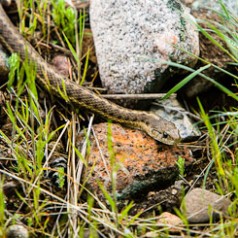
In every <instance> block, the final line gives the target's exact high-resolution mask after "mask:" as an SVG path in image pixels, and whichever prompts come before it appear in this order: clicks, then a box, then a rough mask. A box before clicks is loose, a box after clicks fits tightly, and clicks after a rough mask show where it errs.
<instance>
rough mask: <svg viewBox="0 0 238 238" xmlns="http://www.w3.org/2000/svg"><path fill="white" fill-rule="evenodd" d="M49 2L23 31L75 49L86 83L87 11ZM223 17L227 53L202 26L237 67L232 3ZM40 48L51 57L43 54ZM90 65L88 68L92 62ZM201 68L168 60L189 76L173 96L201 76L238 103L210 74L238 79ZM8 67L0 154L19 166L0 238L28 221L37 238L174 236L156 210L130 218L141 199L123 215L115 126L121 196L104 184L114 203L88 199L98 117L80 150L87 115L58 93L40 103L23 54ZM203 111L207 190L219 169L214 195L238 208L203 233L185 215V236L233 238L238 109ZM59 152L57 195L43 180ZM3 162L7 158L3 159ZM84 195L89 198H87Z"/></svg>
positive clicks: (36, 5)
mask: <svg viewBox="0 0 238 238" xmlns="http://www.w3.org/2000/svg"><path fill="white" fill-rule="evenodd" d="M47 2H48V1H46V0H44V1H33V0H28V1H26V0H25V1H21V4H22V5H21V8H20V9H19V16H20V19H21V21H20V25H19V28H20V31H21V33H22V34H23V35H24V36H25V37H26V38H28V39H31V38H32V37H33V36H34V34H36V33H37V32H40V33H41V34H40V40H41V41H42V42H44V43H45V44H49V43H50V44H51V45H53V46H56V45H57V46H59V47H62V48H64V49H67V52H70V53H71V62H72V65H74V69H75V71H76V72H77V75H76V76H75V77H74V78H73V79H72V80H75V81H76V82H77V83H80V84H83V83H84V82H85V79H86V74H87V70H88V66H89V52H87V53H86V55H82V47H83V35H84V22H85V14H86V13H85V11H83V10H81V11H80V12H79V14H77V13H76V11H74V10H72V9H70V8H66V7H65V5H64V1H62V0H60V1H52V5H51V6H49V5H48V4H47ZM56 2H57V3H56ZM26 9H32V10H31V11H30V10H29V11H26ZM222 9H223V11H222V12H220V13H219V14H220V15H221V18H222V19H223V20H224V22H226V24H222V23H217V22H209V23H207V24H208V26H209V28H210V29H211V30H212V32H213V33H214V34H215V35H216V36H218V37H219V38H220V40H221V41H223V42H224V43H226V45H227V47H224V46H223V45H221V43H219V42H218V41H217V40H216V39H215V38H214V37H213V35H212V34H210V31H207V30H206V29H205V28H202V27H200V26H198V28H199V30H200V32H201V33H202V34H204V36H206V37H207V38H208V39H209V40H210V41H211V42H212V43H213V44H214V45H215V46H217V47H218V48H219V49H220V50H221V52H222V53H223V54H226V55H228V56H229V57H230V59H231V62H230V64H231V65H233V66H236V67H238V36H237V33H236V31H235V30H236V29H237V27H238V22H237V18H235V17H234V16H232V15H231V14H230V13H229V12H228V10H227V9H226V8H225V6H224V5H222ZM38 50H39V51H40V52H43V50H42V49H41V47H40V46H39V47H38ZM46 51H47V50H46ZM44 56H45V57H46V58H50V53H49V52H46V53H45V52H44ZM82 60H84V61H85V62H84V64H82ZM199 60H201V61H202V62H203V63H204V66H203V67H201V68H200V69H197V70H194V69H191V68H189V67H186V66H183V65H179V64H176V63H173V62H170V65H171V66H174V67H180V68H181V69H184V70H187V71H188V72H190V74H189V75H188V76H186V77H185V78H184V79H183V80H182V81H181V82H180V83H179V84H178V85H176V86H175V87H174V88H172V89H171V90H170V91H169V92H168V94H167V96H169V95H170V94H171V93H174V92H177V91H178V90H179V89H181V88H183V87H184V86H185V85H186V84H187V83H188V82H190V81H191V80H192V79H193V78H195V77H196V76H197V75H199V76H201V77H203V78H205V79H206V80H208V81H210V82H212V83H213V84H214V85H215V86H216V87H217V88H218V89H219V90H220V91H221V92H222V93H224V94H226V95H227V96H229V97H230V98H232V99H233V100H234V101H235V102H238V95H237V93H235V92H234V90H233V91H232V90H230V89H228V88H226V87H225V86H224V85H222V84H221V83H219V82H217V81H216V79H214V78H211V77H208V76H207V75H206V74H205V73H204V72H203V71H205V70H206V69H208V68H209V67H214V68H216V70H218V71H220V72H222V73H224V74H225V75H227V76H229V77H232V78H233V79H234V86H235V87H236V88H238V84H237V83H238V77H237V74H236V73H237V71H236V73H234V72H230V71H228V70H226V69H222V68H219V67H218V66H216V65H215V64H212V63H211V62H207V61H206V60H205V59H199ZM9 64H10V69H11V70H10V73H9V80H8V83H7V88H6V89H4V90H6V92H7V99H6V102H5V104H4V105H3V106H2V113H3V114H4V115H5V117H6V118H7V119H5V123H6V124H7V123H8V124H9V125H10V131H9V130H4V127H3V125H1V128H0V146H3V147H4V148H5V149H6V151H7V153H6V156H8V157H11V160H9V161H7V160H2V161H1V159H0V162H1V163H2V166H1V168H0V178H1V180H0V236H3V235H4V234H5V232H6V228H7V226H8V225H9V224H15V223H20V224H25V226H26V227H27V228H28V230H29V231H30V232H31V235H32V237H36V236H38V237H60V235H62V237H64V236H65V235H66V234H68V236H69V237H84V235H85V234H88V236H87V237H99V236H100V237H128V238H131V237H169V232H168V229H167V227H165V226H161V224H158V222H157V219H158V214H155V213H153V212H151V213H149V214H150V215H149V216H148V213H146V212H147V210H144V211H143V210H140V211H138V212H137V213H136V214H133V215H132V214H131V211H132V209H133V208H134V207H135V204H134V202H133V201H129V202H127V203H126V204H125V205H124V207H123V208H122V209H121V210H120V209H119V208H118V201H117V197H116V180H115V174H116V172H117V170H118V166H117V165H116V163H115V154H114V150H113V143H112V141H113V139H112V132H111V129H110V128H111V127H110V126H109V130H108V150H109V155H110V163H111V167H112V168H113V170H112V171H113V172H112V173H111V177H112V191H113V193H112V195H111V194H110V193H109V192H108V191H106V190H105V188H104V187H103V186H101V190H102V193H103V194H104V196H105V199H106V203H107V205H106V204H105V203H103V202H101V201H100V200H99V198H98V197H97V196H96V195H95V194H93V193H92V192H90V191H87V188H86V187H85V181H81V178H82V176H83V174H82V172H83V166H87V160H86V155H87V154H88V153H90V149H91V145H90V141H89V134H90V132H91V127H92V121H93V118H91V119H89V126H88V129H85V134H86V136H85V141H84V142H82V144H84V146H83V149H82V150H81V151H79V150H78V147H77V141H76V139H75V138H76V137H77V134H78V132H79V131H80V130H81V124H82V120H81V119H82V116H81V113H80V110H78V111H77V113H76V112H75V111H74V110H72V108H70V107H66V106H65V105H64V104H63V103H61V102H56V101H55V100H54V99H53V98H51V96H50V95H47V94H44V97H46V99H45V98H44V97H42V93H43V92H42V90H41V88H39V87H38V86H37V85H36V83H35V80H36V70H35V67H34V65H33V64H32V63H29V62H28V61H27V60H26V61H25V62H23V63H20V60H19V58H18V56H17V55H15V54H13V55H12V56H11V57H10V60H9ZM82 66H84V67H82ZM1 90H3V89H1ZM61 94H62V97H65V96H66V95H65V93H64V92H61ZM167 96H166V97H167ZM56 105H57V106H56ZM197 105H198V106H199V107H198V108H199V113H200V117H201V122H202V123H203V131H204V132H205V133H207V139H206V140H207V148H206V149H205V151H206V153H205V155H204V156H206V157H207V164H208V166H207V167H206V170H205V171H204V174H205V175H204V176H203V186H204V187H206V184H207V180H208V177H209V176H210V174H211V173H214V171H215V172H216V173H217V180H216V181H215V183H214V187H215V191H216V192H217V193H219V194H231V195H232V205H231V207H230V208H229V215H228V216H227V217H226V219H221V220H220V221H219V222H218V223H215V224H214V223H212V222H211V223H210V224H207V227H206V229H203V228H201V231H199V232H198V230H197V229H194V228H193V227H190V226H189V224H188V223H187V221H186V218H185V217H183V214H181V216H182V217H183V221H184V226H183V228H182V231H183V233H181V236H184V237H185V235H186V234H187V235H189V234H190V232H192V233H194V234H195V236H198V237H199V234H200V233H201V232H203V233H204V234H205V232H206V234H208V236H210V237H235V236H234V233H235V231H236V224H237V218H236V217H237V211H238V199H237V198H238V182H237V181H238V168H237V162H238V149H237V148H238V146H237V143H238V142H237V141H238V108H237V107H230V108H226V109H224V110H223V109H222V108H221V109H220V111H214V112H212V113H209V114H208V113H207V112H206V111H205V109H204V106H203V104H202V99H198V100H197ZM237 105H238V104H237ZM0 112H1V110H0ZM83 123H84V122H83ZM84 124H85V123H84ZM62 141H64V144H65V145H66V146H65V148H64V150H63V151H61V150H60V149H59V148H60V146H61V143H62ZM59 151H60V153H62V154H63V155H64V156H65V157H66V159H67V161H68V165H67V166H68V167H67V168H68V169H67V172H66V174H64V173H65V171H63V170H62V169H59V172H60V175H59V176H60V179H61V186H62V187H63V188H62V189H58V188H57V189H56V188H54V187H53V186H52V184H51V182H50V181H47V178H45V173H46V172H50V171H52V170H53V169H52V168H50V167H49V163H50V162H51V160H52V158H54V157H55V156H57V155H58V153H59ZM0 158H3V156H2V155H1V152H0ZM184 166H185V165H184V160H183V158H180V160H179V161H178V167H179V170H180V176H182V177H183V176H186V172H185V168H184ZM64 175H65V176H64ZM10 179H13V180H14V181H18V182H19V184H20V186H19V188H18V190H17V192H16V193H15V195H14V196H13V197H12V200H13V202H12V205H11V206H10V205H9V204H10V200H9V198H6V197H4V196H3V189H4V185H5V184H6V183H8V182H9V181H11V180H10ZM184 179H186V178H184ZM49 184H50V185H49ZM66 185H67V186H66ZM85 191H86V192H87V195H86V197H85V196H83V194H84V193H83V192H85ZM158 207H159V204H158ZM147 209H148V210H150V208H147ZM151 210H153V209H152V208H151ZM158 210H159V208H158V209H157V211H158ZM65 237H66V236H65Z"/></svg>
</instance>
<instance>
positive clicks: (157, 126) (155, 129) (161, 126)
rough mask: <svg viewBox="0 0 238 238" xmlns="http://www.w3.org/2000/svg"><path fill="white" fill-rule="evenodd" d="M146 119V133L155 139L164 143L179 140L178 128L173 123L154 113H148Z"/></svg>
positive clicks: (173, 142)
mask: <svg viewBox="0 0 238 238" xmlns="http://www.w3.org/2000/svg"><path fill="white" fill-rule="evenodd" d="M145 121H146V128H144V130H145V131H146V133H147V134H148V135H149V136H151V137H152V138H154V139H155V140H157V141H159V142H162V143H164V144H166V145H174V144H177V143H178V142H179V141H180V139H181V138H180V135H179V130H178V128H177V127H176V126H175V124H174V123H172V122H170V121H167V120H165V119H163V118H162V117H159V116H156V115H154V114H148V117H147V119H146V120H145Z"/></svg>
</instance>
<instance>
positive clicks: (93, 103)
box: [0, 3, 180, 145]
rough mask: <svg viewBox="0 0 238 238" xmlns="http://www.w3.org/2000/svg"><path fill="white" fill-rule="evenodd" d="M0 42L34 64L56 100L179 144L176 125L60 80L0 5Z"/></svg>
mask: <svg viewBox="0 0 238 238" xmlns="http://www.w3.org/2000/svg"><path fill="white" fill-rule="evenodd" d="M0 43H1V44H2V45H3V47H5V48H6V50H8V51H9V52H11V53H13V52H16V53H18V54H19V55H20V57H21V59H22V60H24V59H26V58H27V59H28V60H30V61H31V62H34V64H35V65H36V74H37V81H36V82H37V83H38V84H39V85H41V86H43V87H44V88H45V89H47V90H48V91H50V93H52V94H54V95H55V96H57V97H62V92H64V93H65V94H66V97H64V99H65V100H66V101H67V102H69V103H72V104H74V105H77V106H80V107H82V108H85V109H88V110H90V111H91V112H93V113H96V114H99V115H100V116H102V117H104V118H106V119H108V120H111V121H113V122H118V123H120V124H123V125H126V126H128V127H132V128H136V129H140V130H142V131H144V132H146V133H147V134H148V135H149V136H151V137H152V138H154V139H155V140H158V141H160V142H162V143H164V144H168V145H172V144H175V143H177V142H178V141H179V139H180V136H179V131H178V129H177V128H176V126H175V125H174V124H173V123H172V122H170V121H167V120H165V119H163V118H161V117H159V116H156V115H155V114H152V113H148V112H145V111H137V110H131V109H127V108H123V107H121V106H119V105H117V104H114V103H112V102H110V101H108V100H106V99H104V98H102V97H101V96H99V95H97V94H95V93H94V92H92V91H90V90H88V89H87V88H85V87H83V86H80V85H78V84H76V83H74V82H72V81H69V80H67V79H64V76H62V75H61V74H59V73H58V72H57V70H56V69H55V68H54V67H53V66H51V65H49V64H48V63H47V62H46V61H45V60H44V59H43V58H42V57H41V56H40V55H39V54H38V52H37V51H36V50H35V49H34V48H33V46H32V45H31V44H30V43H29V42H27V41H26V40H25V39H24V38H23V36H22V35H21V34H20V33H19V32H18V30H17V29H16V28H15V26H14V25H13V24H12V22H11V21H10V19H9V18H8V16H7V14H6V13H5V11H4V9H3V7H2V5H1V3H0Z"/></svg>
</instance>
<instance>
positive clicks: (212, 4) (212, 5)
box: [191, 0, 238, 16]
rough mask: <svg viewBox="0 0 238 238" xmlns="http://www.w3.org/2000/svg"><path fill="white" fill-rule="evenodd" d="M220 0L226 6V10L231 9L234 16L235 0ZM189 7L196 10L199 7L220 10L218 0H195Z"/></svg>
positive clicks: (236, 6) (236, 4)
mask: <svg viewBox="0 0 238 238" xmlns="http://www.w3.org/2000/svg"><path fill="white" fill-rule="evenodd" d="M221 2H222V3H223V4H224V5H225V6H226V8H227V10H229V11H231V12H232V13H233V14H234V15H235V16H237V15H238V2H237V0H223V1H221ZM191 7H192V9H193V10H196V11H197V10H198V9H201V8H206V9H212V10H214V11H218V12H220V11H221V10H222V7H221V4H220V1H218V0H213V1H207V0H196V1H193V4H192V6H191Z"/></svg>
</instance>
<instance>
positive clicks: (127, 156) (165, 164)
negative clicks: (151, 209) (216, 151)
mask: <svg viewBox="0 0 238 238" xmlns="http://www.w3.org/2000/svg"><path fill="white" fill-rule="evenodd" d="M93 129H94V132H95V137H93V136H91V137H90V142H91V146H90V153H89V154H88V155H87V161H88V166H87V167H86V169H85V172H84V177H85V179H87V181H88V185H89V188H90V189H91V190H93V191H99V188H98V182H99V183H101V184H103V185H104V186H105V187H106V189H107V190H110V187H111V172H112V171H114V173H115V174H116V184H117V191H118V192H119V193H120V192H122V191H123V190H125V189H128V188H129V190H130V189H132V190H133V193H134V192H135V193H136V192H139V191H137V190H138V188H135V187H133V186H134V185H135V184H136V185H135V186H137V187H141V189H142V190H143V191H144V190H148V189H149V188H150V187H154V186H156V187H157V185H159V184H160V183H162V185H164V184H163V183H169V182H170V181H169V180H171V179H174V178H175V177H176V175H177V169H176V168H177V166H175V165H176V161H177V159H178V157H179V156H182V157H183V158H185V159H187V160H188V161H191V160H192V159H191V158H190V152H189V150H188V149H186V148H178V147H175V146H167V145H164V144H160V143H158V142H156V141H155V140H154V139H152V138H151V137H149V136H147V135H146V134H145V133H143V132H142V131H139V130H132V129H128V128H124V127H122V126H120V125H118V124H107V123H101V124H98V125H95V126H94V127H93ZM96 142H98V143H96ZM171 168H173V169H172V170H171ZM169 173H171V174H169ZM135 190H136V191H135ZM127 195H128V194H127Z"/></svg>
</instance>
